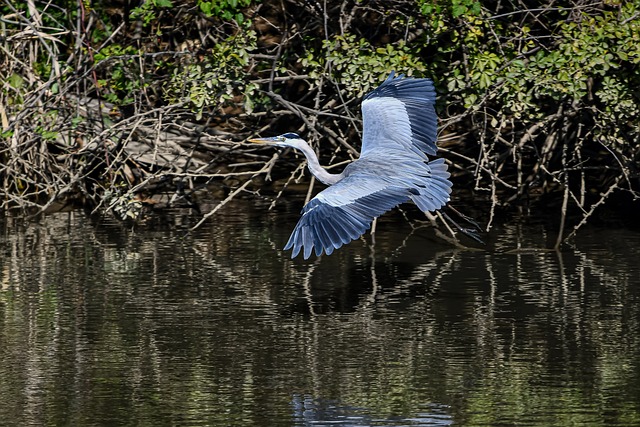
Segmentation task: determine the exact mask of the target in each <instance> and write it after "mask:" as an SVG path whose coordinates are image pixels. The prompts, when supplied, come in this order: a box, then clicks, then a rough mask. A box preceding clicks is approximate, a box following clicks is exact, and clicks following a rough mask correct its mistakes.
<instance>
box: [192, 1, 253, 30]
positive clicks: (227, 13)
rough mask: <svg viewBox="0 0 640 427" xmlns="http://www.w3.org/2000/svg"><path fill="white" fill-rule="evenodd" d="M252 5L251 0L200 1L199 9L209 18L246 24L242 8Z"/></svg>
mask: <svg viewBox="0 0 640 427" xmlns="http://www.w3.org/2000/svg"><path fill="white" fill-rule="evenodd" d="M250 4H251V0H210V1H202V0H198V7H199V8H200V10H201V11H202V13H204V14H205V16H207V17H212V16H215V17H219V18H222V19H224V20H227V21H230V20H235V21H236V22H238V23H239V24H242V23H243V22H244V15H243V14H242V11H241V8H243V7H247V6H249V5H250Z"/></svg>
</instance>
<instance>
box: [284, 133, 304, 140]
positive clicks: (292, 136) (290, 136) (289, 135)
mask: <svg viewBox="0 0 640 427" xmlns="http://www.w3.org/2000/svg"><path fill="white" fill-rule="evenodd" d="M282 137H283V138H285V139H299V138H300V137H299V136H298V134H297V133H293V132H287V133H285V134H284V135H282Z"/></svg>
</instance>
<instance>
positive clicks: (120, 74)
mask: <svg viewBox="0 0 640 427" xmlns="http://www.w3.org/2000/svg"><path fill="white" fill-rule="evenodd" d="M139 53H140V52H139V51H138V49H136V48H135V47H133V46H127V47H123V46H121V45H119V44H112V45H107V46H105V47H104V48H103V49H102V50H100V51H99V52H97V53H96V54H95V55H94V59H95V60H96V61H97V62H99V63H100V66H101V67H104V68H103V69H104V70H105V72H104V73H102V74H103V76H104V78H102V79H99V80H98V86H99V87H100V89H101V95H102V96H103V97H104V99H105V100H107V101H109V102H111V103H113V104H115V105H127V104H130V103H132V102H133V99H134V98H133V96H132V94H135V93H136V92H137V91H139V90H140V89H141V88H142V87H144V85H145V83H144V81H142V80H141V77H140V75H141V73H140V67H139V65H138V61H136V58H137V56H138V55H139Z"/></svg>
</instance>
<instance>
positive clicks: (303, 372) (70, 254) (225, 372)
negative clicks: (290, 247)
mask: <svg viewBox="0 0 640 427" xmlns="http://www.w3.org/2000/svg"><path fill="white" fill-rule="evenodd" d="M296 219H297V214H285V213H282V212H281V213H276V212H268V211H267V208H266V206H253V205H251V204H248V203H247V204H246V205H245V204H243V203H242V202H238V203H236V204H234V205H230V206H229V207H228V208H227V209H226V210H225V211H224V212H222V214H221V215H218V216H215V217H213V218H212V219H211V221H210V222H209V223H207V224H206V225H204V226H203V227H201V228H200V229H198V230H197V231H196V232H194V233H192V234H189V235H187V236H186V237H185V229H186V227H187V225H188V224H192V223H193V218H188V217H186V216H179V215H176V216H172V217H171V220H170V221H169V222H168V223H163V224H148V225H146V226H143V227H139V228H137V229H136V230H133V231H132V230H131V229H127V228H126V227H123V226H121V225H119V224H116V223H108V222H104V221H102V222H100V221H98V222H95V221H94V222H93V223H92V222H91V221H90V220H88V219H86V218H84V217H83V216H82V214H79V213H71V214H68V213H65V214H56V215H52V216H49V217H47V218H45V219H43V220H42V221H41V222H39V223H37V224H26V223H25V222H24V221H23V220H21V219H6V220H3V221H4V222H0V226H1V228H0V230H2V235H1V236H0V248H1V250H2V253H1V259H0V425H3V426H4V425H6V426H42V425H50V426H67V425H69V426H98V425H105V426H115V425H118V426H129V425H131V426H133V425H135V426H164V425H175V426H177V425H179V426H183V425H184V426H204V425H208V426H329V425H330V426H335V425H339V426H405V425H411V426H433V425H436V426H442V425H459V426H515V425H518V426H567V425H571V426H638V425H640V234H639V233H638V232H634V231H629V230H622V229H608V230H601V229H591V230H585V231H584V232H582V233H581V234H579V236H578V238H577V239H576V240H575V244H574V245H573V246H572V247H569V248H565V250H564V251H563V252H562V253H556V252H547V251H540V250H533V249H540V248H543V247H544V246H545V245H547V243H548V242H549V241H553V240H554V239H555V235H554V234H553V231H549V230H547V229H545V227H544V226H542V225H533V224H520V225H512V226H506V227H496V228H494V229H493V230H492V231H491V233H490V235H489V236H488V237H487V240H488V241H489V244H488V245H487V248H486V250H483V251H460V250H455V249H451V247H448V246H446V245H444V244H442V243H438V242H436V241H434V240H432V239H431V238H430V235H431V234H430V232H429V231H428V230H417V231H415V232H414V233H413V234H411V230H410V227H409V226H408V225H406V224H404V223H403V220H402V217H401V216H400V215H395V216H394V215H391V216H390V217H387V219H386V220H384V221H381V222H380V223H379V224H378V233H377V237H376V245H375V251H374V250H373V249H372V248H370V247H369V246H368V245H367V244H366V242H364V241H362V242H354V243H353V244H351V245H349V246H347V247H344V248H342V249H340V250H339V251H337V252H335V253H334V254H333V255H331V256H330V257H326V256H325V257H323V258H321V259H312V260H309V261H307V262H305V261H302V260H294V261H291V260H290V259H289V256H288V254H287V253H283V252H282V251H281V250H280V249H281V248H282V246H283V245H284V243H285V242H286V239H287V238H288V234H289V232H290V231H291V229H292V227H293V225H294V223H295V221H296ZM189 221H190V222H189ZM368 241H369V238H368V237H367V242H368ZM516 248H520V249H522V250H520V251H512V250H513V249H516Z"/></svg>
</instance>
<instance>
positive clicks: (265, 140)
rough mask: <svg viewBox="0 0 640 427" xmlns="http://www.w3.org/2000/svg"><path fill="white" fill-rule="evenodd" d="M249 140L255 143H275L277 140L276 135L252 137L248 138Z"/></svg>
mask: <svg viewBox="0 0 640 427" xmlns="http://www.w3.org/2000/svg"><path fill="white" fill-rule="evenodd" d="M247 141H249V142H253V143H254V144H273V143H275V142H276V139H275V137H274V138H251V139H248V140H247Z"/></svg>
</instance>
